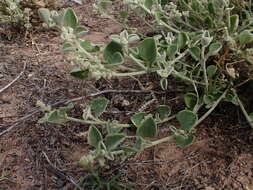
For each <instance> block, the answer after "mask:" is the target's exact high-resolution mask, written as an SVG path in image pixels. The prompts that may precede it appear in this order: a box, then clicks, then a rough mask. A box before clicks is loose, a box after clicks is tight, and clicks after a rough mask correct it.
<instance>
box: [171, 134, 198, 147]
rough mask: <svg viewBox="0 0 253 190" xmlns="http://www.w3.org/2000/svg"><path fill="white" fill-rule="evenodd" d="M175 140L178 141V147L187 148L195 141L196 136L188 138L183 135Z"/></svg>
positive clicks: (177, 136)
mask: <svg viewBox="0 0 253 190" xmlns="http://www.w3.org/2000/svg"><path fill="white" fill-rule="evenodd" d="M174 138H175V140H176V143H177V145H178V146H180V147H186V146H188V145H190V144H191V143H192V142H193V141H194V140H195V136H193V135H189V136H187V137H185V136H183V135H175V136H174Z"/></svg>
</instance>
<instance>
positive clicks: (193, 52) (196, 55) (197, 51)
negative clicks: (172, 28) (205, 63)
mask: <svg viewBox="0 0 253 190" xmlns="http://www.w3.org/2000/svg"><path fill="white" fill-rule="evenodd" d="M188 51H189V53H190V55H191V56H192V57H193V58H194V59H195V60H196V61H198V60H199V59H200V48H199V47H191V48H189V49H188Z"/></svg>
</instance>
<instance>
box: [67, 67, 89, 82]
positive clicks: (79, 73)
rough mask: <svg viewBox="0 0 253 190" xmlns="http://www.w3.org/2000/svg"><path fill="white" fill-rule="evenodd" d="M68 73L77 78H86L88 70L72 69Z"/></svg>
mask: <svg viewBox="0 0 253 190" xmlns="http://www.w3.org/2000/svg"><path fill="white" fill-rule="evenodd" d="M70 75H71V76H73V77H75V78H78V79H82V80H83V79H87V78H88V77H89V71H88V70H82V69H74V70H72V71H71V72H70Z"/></svg>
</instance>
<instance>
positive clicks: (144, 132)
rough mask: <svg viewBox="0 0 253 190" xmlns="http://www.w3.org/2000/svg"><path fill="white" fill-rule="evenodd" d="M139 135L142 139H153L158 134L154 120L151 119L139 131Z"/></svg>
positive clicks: (143, 123) (144, 122)
mask: <svg viewBox="0 0 253 190" xmlns="http://www.w3.org/2000/svg"><path fill="white" fill-rule="evenodd" d="M137 134H138V135H140V136H141V137H143V138H145V137H148V138H152V137H155V136H156V134H157V126H156V123H155V121H154V119H153V118H151V117H149V118H147V119H146V120H145V121H143V122H142V124H141V125H140V126H139V127H138V129H137Z"/></svg>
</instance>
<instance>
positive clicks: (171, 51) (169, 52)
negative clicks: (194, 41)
mask: <svg viewBox="0 0 253 190" xmlns="http://www.w3.org/2000/svg"><path fill="white" fill-rule="evenodd" d="M176 53H177V45H176V44H171V45H169V46H168V48H167V56H168V57H174V56H175V55H176Z"/></svg>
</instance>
